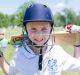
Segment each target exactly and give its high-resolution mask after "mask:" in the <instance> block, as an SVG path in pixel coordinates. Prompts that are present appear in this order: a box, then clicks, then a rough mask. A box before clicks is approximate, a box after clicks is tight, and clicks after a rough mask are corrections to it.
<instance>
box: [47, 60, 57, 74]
mask: <svg viewBox="0 0 80 75" xmlns="http://www.w3.org/2000/svg"><path fill="white" fill-rule="evenodd" d="M48 70H49V72H50V73H56V72H57V70H58V66H57V60H56V59H50V60H48Z"/></svg>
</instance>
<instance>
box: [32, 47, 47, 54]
mask: <svg viewBox="0 0 80 75" xmlns="http://www.w3.org/2000/svg"><path fill="white" fill-rule="evenodd" d="M31 49H32V50H33V52H34V53H35V54H36V55H39V54H40V49H41V48H37V47H35V46H31ZM46 49H47V46H44V47H42V54H43V53H45V51H46Z"/></svg>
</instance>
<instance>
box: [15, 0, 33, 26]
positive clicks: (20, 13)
mask: <svg viewBox="0 0 80 75" xmlns="http://www.w3.org/2000/svg"><path fill="white" fill-rule="evenodd" d="M33 3H34V1H32V0H31V1H29V2H27V3H24V4H23V5H22V6H20V7H19V9H18V10H17V13H16V17H17V21H16V23H17V26H21V25H22V21H23V17H24V13H25V10H26V9H27V8H28V7H29V6H30V5H31V4H33Z"/></svg>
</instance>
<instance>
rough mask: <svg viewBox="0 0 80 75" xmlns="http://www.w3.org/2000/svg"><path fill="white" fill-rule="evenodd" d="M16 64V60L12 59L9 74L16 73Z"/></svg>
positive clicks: (13, 74) (14, 74)
mask: <svg viewBox="0 0 80 75" xmlns="http://www.w3.org/2000/svg"><path fill="white" fill-rule="evenodd" d="M15 66H16V64H15V60H12V61H11V63H10V68H9V75H16V72H17V70H16V68H15Z"/></svg>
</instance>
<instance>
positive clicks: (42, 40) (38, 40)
mask: <svg viewBox="0 0 80 75" xmlns="http://www.w3.org/2000/svg"><path fill="white" fill-rule="evenodd" d="M34 40H35V41H37V42H42V41H43V39H41V40H37V39H34Z"/></svg>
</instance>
